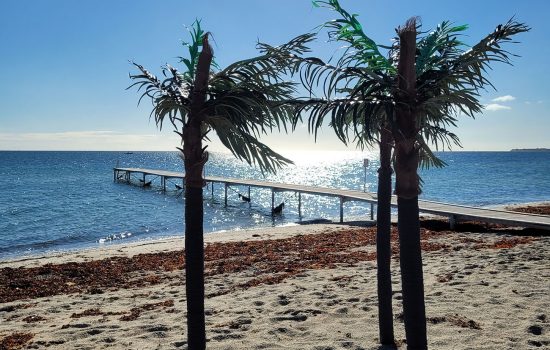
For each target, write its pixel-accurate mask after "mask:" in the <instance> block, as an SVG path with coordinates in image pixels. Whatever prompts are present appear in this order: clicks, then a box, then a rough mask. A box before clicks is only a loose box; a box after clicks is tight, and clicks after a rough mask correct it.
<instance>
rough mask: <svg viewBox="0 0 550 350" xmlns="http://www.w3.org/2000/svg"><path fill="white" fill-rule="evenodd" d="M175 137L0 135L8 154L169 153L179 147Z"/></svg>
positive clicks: (99, 133)
mask: <svg viewBox="0 0 550 350" xmlns="http://www.w3.org/2000/svg"><path fill="white" fill-rule="evenodd" d="M173 138H174V136H173V135H170V137H165V136H163V135H154V134H125V133H121V132H116V131H96V130H92V131H66V132H44V133H0V149H6V150H9V149H11V150H45V149H49V150H166V149H174V148H175V146H176V145H178V143H177V140H173Z"/></svg>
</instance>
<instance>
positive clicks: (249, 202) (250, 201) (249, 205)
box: [248, 186, 252, 208]
mask: <svg viewBox="0 0 550 350" xmlns="http://www.w3.org/2000/svg"><path fill="white" fill-rule="evenodd" d="M248 199H249V201H248V207H249V208H252V199H251V198H250V186H248Z"/></svg>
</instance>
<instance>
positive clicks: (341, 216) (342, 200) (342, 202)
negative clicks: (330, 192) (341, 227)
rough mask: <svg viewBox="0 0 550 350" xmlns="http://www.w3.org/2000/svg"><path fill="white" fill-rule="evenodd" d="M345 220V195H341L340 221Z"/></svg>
mask: <svg viewBox="0 0 550 350" xmlns="http://www.w3.org/2000/svg"><path fill="white" fill-rule="evenodd" d="M343 222H344V197H340V223H343Z"/></svg>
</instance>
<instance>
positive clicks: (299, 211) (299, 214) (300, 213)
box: [298, 192, 302, 219]
mask: <svg viewBox="0 0 550 350" xmlns="http://www.w3.org/2000/svg"><path fill="white" fill-rule="evenodd" d="M298 217H299V218H300V219H301V218H302V192H298Z"/></svg>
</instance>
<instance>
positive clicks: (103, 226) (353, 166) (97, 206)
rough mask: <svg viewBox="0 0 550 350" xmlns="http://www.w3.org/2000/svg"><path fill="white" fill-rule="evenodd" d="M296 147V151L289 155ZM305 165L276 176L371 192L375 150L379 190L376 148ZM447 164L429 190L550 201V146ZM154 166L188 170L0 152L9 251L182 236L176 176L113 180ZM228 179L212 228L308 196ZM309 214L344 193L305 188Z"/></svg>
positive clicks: (473, 197)
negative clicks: (148, 182) (246, 199)
mask: <svg viewBox="0 0 550 350" xmlns="http://www.w3.org/2000/svg"><path fill="white" fill-rule="evenodd" d="M287 155H288V154H287ZM288 156H290V158H292V159H293V160H294V161H295V162H296V165H295V166H292V167H288V168H286V169H285V170H283V171H281V172H280V173H279V174H277V175H275V176H268V177H267V179H268V180H274V181H280V182H289V183H297V184H307V185H318V186H325V187H338V188H347V189H355V190H363V186H364V168H363V161H362V160H363V158H365V157H366V158H370V160H371V163H370V166H369V168H368V169H367V177H366V188H367V190H368V191H374V192H375V191H376V169H377V167H378V161H377V159H376V154H375V153H360V152H304V153H296V154H294V155H292V154H290V155H288ZM440 156H441V157H442V158H443V159H444V160H445V161H446V162H447V163H448V166H447V167H446V168H444V169H431V170H427V171H422V173H421V176H422V178H423V180H424V187H423V191H424V192H423V194H422V196H421V198H423V199H429V200H435V201H444V202H449V203H458V204H467V205H473V206H490V205H499V204H507V203H522V202H533V201H544V200H550V152H544V153H543V152H532V153H531V152H447V153H441V154H440ZM117 164H118V165H119V166H125V167H144V168H156V169H167V170H176V171H182V168H183V164H182V162H181V160H180V159H179V158H178V156H177V154H176V153H175V152H134V153H133V154H126V153H124V152H0V259H3V258H9V257H14V256H18V255H23V254H34V253H43V252H45V251H55V250H66V249H79V248H85V247H96V246H101V245H106V244H112V243H113V242H115V243H116V242H121V243H122V242H131V241H136V240H151V239H158V238H162V237H169V236H177V235H181V234H182V232H183V199H182V195H181V192H178V191H176V187H175V182H171V183H168V189H169V191H167V193H163V192H162V191H160V179H155V180H154V181H153V186H152V188H148V189H144V188H141V187H139V179H138V178H137V177H136V178H134V179H133V183H134V185H133V186H132V185H128V184H125V183H115V182H113V172H112V168H113V167H114V166H116V165H117ZM206 173H207V175H216V176H227V177H237V178H262V175H261V174H260V173H259V172H258V171H256V170H254V169H251V168H250V167H248V166H247V165H246V164H243V163H241V162H238V161H236V160H234V159H233V158H232V157H231V156H230V155H225V154H212V155H211V157H210V160H209V162H208V164H207V167H206ZM246 191H247V189H246V188H240V189H239V188H235V189H234V190H230V191H229V205H228V207H227V208H225V207H224V205H223V187H222V186H221V185H218V186H216V187H215V189H214V196H213V197H212V195H211V189H210V188H205V200H204V209H205V220H204V225H205V232H206V233H210V232H214V231H221V230H238V229H243V228H250V227H265V226H273V225H285V224H291V223H294V222H297V221H298V220H299V218H298V205H297V203H298V198H297V197H296V196H295V195H294V194H292V193H277V195H276V202H277V204H278V203H280V202H283V201H284V202H285V210H284V214H283V215H282V216H280V217H277V218H272V217H271V215H270V203H271V192H270V191H269V190H266V189H252V193H251V197H252V206H251V207H249V205H248V203H243V202H241V201H240V200H239V197H238V192H241V193H243V194H245V193H246ZM302 201H303V205H302V214H303V220H313V219H320V218H325V219H334V220H336V219H337V218H338V215H339V209H338V208H339V207H338V200H337V199H331V198H327V197H318V196H308V195H303V196H302ZM369 208H370V206H369V205H368V204H361V203H355V202H348V203H346V204H345V218H346V219H348V220H361V219H365V218H367V217H368V215H369V214H368V209H369Z"/></svg>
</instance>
